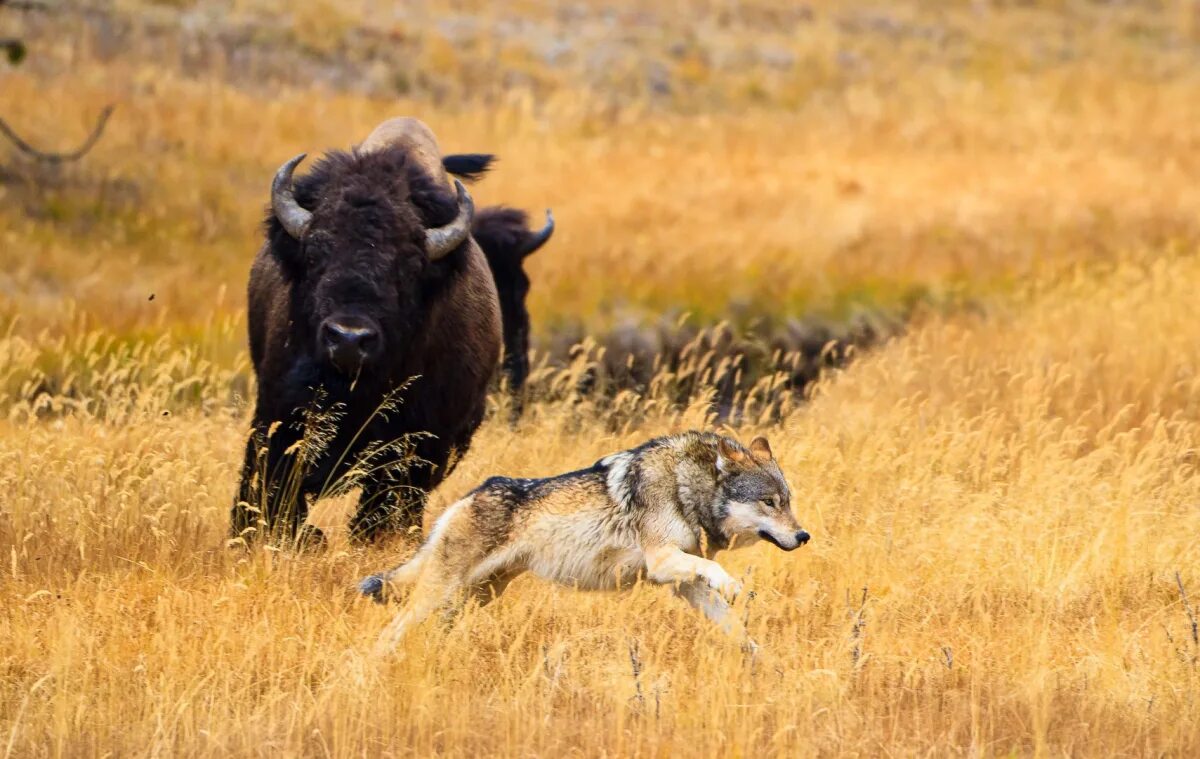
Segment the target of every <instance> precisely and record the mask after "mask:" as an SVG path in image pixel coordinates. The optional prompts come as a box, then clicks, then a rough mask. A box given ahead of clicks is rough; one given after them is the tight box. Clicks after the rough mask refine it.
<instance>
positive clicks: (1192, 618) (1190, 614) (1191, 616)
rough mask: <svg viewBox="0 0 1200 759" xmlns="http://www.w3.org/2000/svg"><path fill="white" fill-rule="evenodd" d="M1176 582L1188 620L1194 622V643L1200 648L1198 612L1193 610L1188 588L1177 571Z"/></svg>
mask: <svg viewBox="0 0 1200 759" xmlns="http://www.w3.org/2000/svg"><path fill="white" fill-rule="evenodd" d="M1175 584H1176V585H1178V586H1179V597H1180V598H1182V599H1183V610H1184V611H1186V612H1187V615H1188V620H1189V621H1190V622H1191V623H1192V645H1194V646H1196V647H1197V648H1200V626H1198V625H1197V624H1196V612H1195V611H1193V610H1192V602H1191V601H1190V600H1188V594H1187V589H1185V588H1184V587H1183V578H1182V577H1180V576H1179V572H1176V573H1175Z"/></svg>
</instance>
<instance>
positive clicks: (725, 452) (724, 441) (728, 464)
mask: <svg viewBox="0 0 1200 759" xmlns="http://www.w3.org/2000/svg"><path fill="white" fill-rule="evenodd" d="M746 458H747V457H746V452H745V451H743V450H742V447H741V446H740V445H738V444H737V443H733V442H730V440H729V439H728V438H718V439H717V469H718V470H719V471H721V472H724V473H728V472H729V471H730V470H731V469H733V468H735V467H737V466H741V465H744V464H745V463H746Z"/></svg>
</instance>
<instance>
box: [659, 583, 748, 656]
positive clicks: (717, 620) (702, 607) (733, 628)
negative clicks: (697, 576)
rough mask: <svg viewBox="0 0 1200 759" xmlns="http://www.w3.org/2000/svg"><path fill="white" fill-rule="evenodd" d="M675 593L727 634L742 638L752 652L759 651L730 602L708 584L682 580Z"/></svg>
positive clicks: (744, 644) (744, 645)
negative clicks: (734, 612)
mask: <svg viewBox="0 0 1200 759" xmlns="http://www.w3.org/2000/svg"><path fill="white" fill-rule="evenodd" d="M675 595H677V596H679V597H680V598H682V599H683V600H685V601H687V602H688V603H689V604H691V605H692V608H693V609H696V610H697V611H699V612H700V613H701V614H703V615H704V616H706V617H708V619H709V620H710V621H712V622H713V624H715V625H716V626H717V627H719V628H721V631H722V632H724V633H725V634H726V635H729V636H730V637H733V638H737V639H739V640H741V641H742V645H743V647H744V648H745V649H746V650H748V651H749V652H751V653H754V652H756V651H758V644H757V643H755V642H754V641H753V640H752V639H751V638H750V634H749V633H747V632H746V628H745V626H744V625H742V623H741V620H739V619H738V618H737V617H736V616H735V615H734V614H733V609H731V608H730V606H729V603H728V602H727V601H726V600H725V599H724V598H721V596H720V595H719V594H718V593H717V592H716V591H714V590H713V589H712V588H710V587H708V585H706V584H705V583H703V582H699V581H694V582H681V583H679V584H677V585H676V586H675Z"/></svg>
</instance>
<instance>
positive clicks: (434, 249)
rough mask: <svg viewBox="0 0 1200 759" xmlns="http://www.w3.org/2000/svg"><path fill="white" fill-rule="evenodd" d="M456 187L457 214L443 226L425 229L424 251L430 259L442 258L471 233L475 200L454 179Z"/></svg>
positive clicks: (461, 184) (460, 183)
mask: <svg viewBox="0 0 1200 759" xmlns="http://www.w3.org/2000/svg"><path fill="white" fill-rule="evenodd" d="M454 185H455V187H457V188H458V216H455V217H454V221H452V222H450V223H449V224H447V225H446V226H444V227H437V228H436V229H427V230H425V251H426V252H427V253H428V254H429V260H430V261H436V260H438V259H439V258H442V257H443V256H445V255H446V254H448V253H449V252H450V251H452V250H454V249H455V248H457V247H458V246H459V245H462V242H463V240H465V239H467V235H469V234H471V220H472V219H473V218H475V201H474V200H471V193H469V192H467V188H466V187H464V186H463V183H462V182H460V181H458V180H457V179H455V180H454Z"/></svg>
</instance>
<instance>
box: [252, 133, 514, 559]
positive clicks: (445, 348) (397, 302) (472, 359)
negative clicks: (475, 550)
mask: <svg viewBox="0 0 1200 759" xmlns="http://www.w3.org/2000/svg"><path fill="white" fill-rule="evenodd" d="M303 159H304V156H303V155H300V156H297V157H296V158H293V159H292V160H290V161H288V162H287V163H285V164H284V165H283V166H282V167H281V168H280V169H279V171H278V172H277V173H276V175H275V179H274V182H273V184H272V190H271V209H270V213H269V214H268V216H267V219H266V238H267V240H266V243H265V244H264V245H263V246H262V248H261V249H260V250H259V252H258V255H257V257H256V258H255V261H254V264H253V267H252V269H251V273H250V282H249V288H248V295H249V311H248V321H249V333H250V335H249V337H250V355H251V360H252V363H253V365H254V371H255V374H256V376H257V378H258V396H257V402H256V405H255V410H254V417H253V422H252V430H251V433H250V438H249V440H248V442H247V445H246V455H245V462H244V465H243V470H242V478H241V485H240V487H239V490H238V494H237V500H236V503H235V505H234V507H233V510H232V531H233V534H234V535H235V536H241V537H244V538H246V539H250V538H252V537H253V536H254V535H255V534H256V533H260V532H262V531H263V529H264V528H265V530H266V531H268V532H272V533H274V534H277V535H279V536H281V537H285V538H293V539H295V538H299V539H301V540H304V541H319V540H320V539H321V538H322V536H321V534H320V532H319V530H316V529H315V528H313V527H311V526H309V527H305V529H304V531H303V532H301V530H300V527H301V525H303V523H304V520H305V517H306V515H307V511H308V499H309V498H311V497H313V496H318V495H320V494H322V493H324V492H327V491H328V490H329V489H330V487H331V485H333V483H337V482H341V481H345V475H346V474H347V473H348V472H350V471H351V470H354V473H355V474H354V477H353V479H354V484H357V485H361V487H362V493H361V496H360V498H359V502H358V508H357V511H356V513H355V515H354V516H353V518H352V519H351V521H350V533H351V536H352V537H353V538H356V539H360V540H370V539H372V538H374V537H376V536H378V535H379V534H381V532H382V531H385V530H396V529H405V528H408V527H410V526H413V525H416V526H419V525H420V519H421V512H422V510H423V507H424V502H425V494H426V493H428V492H429V491H430V490H431V489H432V488H434V487H435V486H436V485H437V484H438V483H439V482H440V481H441V480H442V479H444V478H445V476H446V475H447V474H448V472H449V471H450V469H451V468H452V466H453V461H454V457H455V456H456V455H457V454H461V453H462V452H464V451H465V450H466V449H467V446H468V444H469V443H470V440H471V436H472V434H473V433H474V432H475V430H476V428H477V427H478V426H479V424H480V422H481V421H482V419H483V415H484V406H485V400H486V394H487V390H488V385H489V382H490V380H491V377H492V374H493V372H494V370H495V368H496V366H497V364H498V362H499V356H500V350H501V316H500V304H499V299H498V296H497V293H496V286H495V284H494V283H493V279H492V275H491V272H490V271H489V268H488V262H487V260H486V258H485V257H484V255H483V252H482V251H481V250H480V248H479V246H478V244H477V243H476V241H475V240H474V239H473V238H472V236H471V226H472V222H473V221H475V219H474V205H473V202H472V200H471V196H470V195H469V193H468V192H467V191H466V189H465V188H464V187H463V185H462V183H461V182H459V181H458V180H455V182H454V185H455V189H453V190H452V189H451V188H450V186H449V178H448V176H447V169H449V170H450V171H451V172H453V173H456V174H463V175H470V174H472V173H478V172H480V171H482V170H483V168H485V167H486V165H487V163H488V161H489V160H490V156H474V155H467V156H446V157H445V159H443V157H442V155H441V151H440V149H439V148H438V145H437V141H436V139H435V137H434V135H433V133H432V132H431V131H430V130H429V129H428V128H427V127H426V126H425V125H424V124H422V123H421V122H420V121H418V120H416V119H393V120H391V121H388V122H385V123H384V124H382V125H380V127H378V128H377V129H376V130H375V131H374V132H373V133H372V134H371V136H370V137H368V139H367V140H366V142H364V143H363V144H362V145H360V146H359V147H358V148H357V149H354V150H352V151H349V152H343V151H334V152H331V153H329V154H328V155H326V156H325V157H324V158H323V159H322V160H321V161H319V162H318V163H317V164H316V165H315V166H314V167H313V169H312V170H311V171H310V172H309V173H308V174H307V175H306V176H304V177H301V178H299V179H297V180H295V181H294V182H293V171H294V170H295V168H296V166H297V165H298V164H299V163H300V162H301V161H302V160H303Z"/></svg>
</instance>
